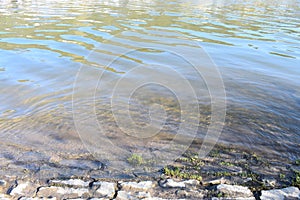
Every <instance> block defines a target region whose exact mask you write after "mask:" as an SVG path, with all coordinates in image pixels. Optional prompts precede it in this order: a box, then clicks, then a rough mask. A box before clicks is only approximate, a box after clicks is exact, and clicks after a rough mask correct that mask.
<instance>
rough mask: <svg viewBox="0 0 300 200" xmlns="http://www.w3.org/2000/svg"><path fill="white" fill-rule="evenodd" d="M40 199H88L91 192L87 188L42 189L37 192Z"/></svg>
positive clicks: (51, 187)
mask: <svg viewBox="0 0 300 200" xmlns="http://www.w3.org/2000/svg"><path fill="white" fill-rule="evenodd" d="M37 196H38V197H48V196H52V197H56V198H58V199H62V198H78V197H88V196H89V190H88V189H87V188H67V187H57V186H50V187H41V188H40V189H39V191H38V192H37Z"/></svg>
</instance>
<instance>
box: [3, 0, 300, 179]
mask: <svg viewBox="0 0 300 200" xmlns="http://www.w3.org/2000/svg"><path fill="white" fill-rule="evenodd" d="M299 5H300V3H299V1H296V0H295V1H292V0H291V1H277V2H268V1H258V0H257V1H254V0H253V1H250V0H249V1H246V2H244V1H221V0H220V1H201V0H199V1H184V0H178V1H175V0H174V1H171V0H170V1H169V0H168V1H125V0H124V1H122V0H119V1H100V2H94V1H84V2H83V1H61V2H57V1H50V0H49V1H45V2H44V3H41V2H35V1H1V2H0V15H1V18H0V24H1V26H0V58H1V59H0V80H1V88H0V90H1V95H0V101H1V104H0V125H1V129H0V138H1V142H0V145H1V149H2V150H1V154H0V161H1V162H0V163H1V168H2V169H3V173H7V172H6V171H8V173H12V174H17V175H18V174H22V173H24V171H23V170H24V169H26V170H29V171H30V172H32V173H37V172H39V174H40V175H41V177H44V176H47V175H48V176H53V175H68V174H81V175H82V171H84V173H91V174H93V172H95V173H96V171H97V170H99V169H103V165H102V162H105V160H107V159H108V160H109V159H112V160H113V161H114V162H116V163H115V166H119V165H120V166H122V165H123V164H124V163H121V164H120V163H119V162H118V161H122V160H123V161H125V162H126V160H127V158H128V157H129V156H130V155H131V154H132V153H135V152H137V153H142V154H143V155H144V156H145V155H146V156H149V155H150V154H149V152H148V151H149V149H150V151H151V153H153V154H155V153H157V152H155V151H154V150H153V151H152V150H151V149H163V148H164V147H165V146H168V145H169V144H170V140H171V139H174V135H176V133H178V131H179V130H181V128H180V124H183V125H186V127H185V128H184V129H183V130H185V131H184V134H186V137H184V136H183V137H184V139H182V138H180V137H179V138H177V139H178V141H181V142H182V143H183V144H182V145H183V147H182V148H181V147H179V146H180V145H175V146H176V147H175V146H173V147H172V148H175V149H176V148H178V149H177V150H178V151H176V154H180V153H181V152H183V151H184V150H185V148H186V147H187V146H188V145H189V144H190V142H191V139H190V138H191V137H192V136H191V134H192V132H193V131H194V130H196V131H197V135H196V137H197V138H200V139H203V138H204V137H205V134H206V132H207V130H208V127H209V124H211V123H212V122H211V119H212V118H211V117H212V107H211V105H212V104H211V98H210V94H211V93H209V92H211V91H209V86H208V85H207V84H206V83H205V77H201V76H199V75H197V74H196V73H195V71H193V69H192V68H191V65H190V63H188V61H189V60H193V61H195V60H196V61H198V62H197V63H200V64H203V63H201V62H204V61H207V60H206V59H207V58H208V57H207V56H206V54H205V53H203V51H205V52H207V54H208V55H209V56H210V58H211V59H212V60H213V63H215V65H216V66H217V69H218V70H219V72H220V75H221V78H222V79H221V80H222V81H223V83H224V86H225V92H226V118H225V122H224V127H223V131H222V134H221V135H220V137H219V138H218V139H219V140H218V142H220V143H225V144H230V145H236V146H238V147H243V148H247V149H251V150H256V151H258V152H260V153H262V154H264V155H268V156H270V157H278V158H287V159H290V160H295V159H299V158H300V152H299V147H300V146H299V144H300V135H299V134H300V126H299V124H300V121H299V120H300V115H299V113H300V93H299V92H300V79H299V77H300V69H299V66H300V61H299V58H300V45H299V41H300V26H299V24H300V7H299ZM171 49H176V51H177V55H175V54H172V52H171V51H168V50H171ZM197 51H200V52H202V53H203V54H201V56H202V57H201V56H199V57H197V56H195V55H196V54H194V53H193V52H197ZM187 52H190V53H187ZM122 54H123V55H122ZM182 55H184V57H182ZM114 59H115V60H114ZM207 63H209V62H206V63H205V62H204V64H203V66H201V68H200V71H201V70H202V71H205V70H206V71H207V72H209V71H210V70H212V69H210V66H211V65H213V64H212V63H209V64H208V65H207ZM135 67H138V70H137V71H134V69H136V68H135ZM172 70H174V71H172ZM130 72H131V73H130ZM174 72H177V74H176V73H174ZM212 72H214V71H213V70H212ZM178 74H179V75H178ZM100 75H103V76H101V78H99V77H100ZM212 76H213V77H214V78H216V77H217V76H216V74H214V75H212ZM215 76H216V77H215ZM149 77H150V79H149ZM121 78H123V79H121ZM151 78H152V79H154V80H155V81H162V82H163V83H164V84H165V85H155V84H148V85H144V86H142V87H139V88H135V89H136V90H135V91H134V92H133V93H130V91H128V90H129V89H128V88H130V87H132V86H136V85H138V83H142V82H143V81H144V80H149V81H151ZM119 80H123V82H122V81H121V83H120V84H118V81H119ZM124 80H126V81H124ZM155 81H153V82H155ZM164 81H165V82H164ZM168 81H169V83H170V85H169V86H170V87H171V89H173V90H168V88H166V87H163V86H166V85H167V84H168V83H167V82H168ZM185 81H188V82H189V83H190V84H191V85H192V86H193V88H194V89H195V88H196V89H197V90H196V96H197V99H196V101H195V100H194V99H192V98H191V96H192V95H193V93H190V92H191V90H190V89H188V90H185V89H184V87H183V86H182V85H184V84H185V83H188V82H185ZM176 83H177V84H176ZM132 84H133V85H132ZM216 85H217V86H221V85H218V84H217V83H216ZM180 87H182V88H181V89H178V88H180ZM215 88H216V87H213V89H215ZM177 89H178V90H177ZM218 89H220V87H218ZM116 91H117V92H116ZM220 91H221V90H220ZM112 92H115V93H112ZM128 94H130V95H131V96H130V95H129V96H128ZM216 94H218V93H216ZM224 94H225V93H224ZM222 95H223V93H222ZM222 95H220V96H217V99H219V100H220V101H221V102H222V100H225V96H222ZM115 99H116V100H115ZM112 104H113V106H112ZM128 105H129V111H130V114H131V118H132V119H133V121H134V122H135V126H134V128H135V131H132V130H131V129H130V127H126V126H127V125H128V124H127V122H128V121H125V123H123V124H122V120H123V119H124V118H126V116H127V115H126V113H125V111H126V110H127V109H126V108H127V107H126V106H128ZM198 106H199V107H198ZM196 108H199V110H197V109H196ZM149 110H150V114H151V116H152V118H151V116H149ZM198 111H199V112H198ZM151 112H152V113H151ZM185 113H190V115H186V114H185ZM183 116H187V118H186V119H185V121H182V118H183ZM74 119H75V122H74ZM151 119H152V121H151ZM153 119H154V120H153ZM220 119H221V118H220ZM116 120H117V121H116ZM118 120H119V121H118ZM120 120H121V121H120ZM197 120H199V121H197ZM220 123H221V122H220ZM149 124H150V125H151V126H150V129H147V125H149ZM221 124H223V123H221ZM145 127H146V128H145ZM195 127H199V128H196V129H195ZM99 129H101V130H102V132H101V133H100V132H99V133H98V131H99ZM136 130H137V131H136ZM127 131H129V132H130V131H131V132H130V133H127ZM124 132H126V134H124ZM143 133H145V134H143ZM149 134H150V135H149ZM156 134H157V136H156V137H155V135H156ZM189 134H190V135H189ZM103 136H105V138H104V137H103ZM149 138H150V139H149ZM94 139H95V140H94ZM176 144H179V143H176ZM180 144H181V143H180ZM111 145H112V146H111ZM199 149H200V147H199ZM167 150H169V149H168V148H167ZM100 151H101V152H102V151H104V153H103V154H101V153H100V155H97V153H99V152H100ZM89 152H92V153H94V156H95V157H96V158H98V160H99V162H98V161H96V160H97V159H96V160H95V158H92V157H90V154H89ZM166 155H167V156H168V155H169V154H166ZM150 157H151V156H150ZM53 163H54V164H53ZM108 163H109V162H108ZM129 167H130V166H129ZM4 169H5V170H4ZM122 169H123V168H122ZM122 169H121V171H122ZM119 170H120V169H119ZM97 173H98V172H97Z"/></svg>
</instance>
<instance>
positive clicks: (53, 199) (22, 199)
mask: <svg viewBox="0 0 300 200" xmlns="http://www.w3.org/2000/svg"><path fill="white" fill-rule="evenodd" d="M42 199H43V200H56V197H52V198H45V197H43V198H42ZM19 200H41V198H38V197H21V198H20V199H19Z"/></svg>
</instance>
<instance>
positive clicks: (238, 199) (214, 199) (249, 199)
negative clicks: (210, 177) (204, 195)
mask: <svg viewBox="0 0 300 200" xmlns="http://www.w3.org/2000/svg"><path fill="white" fill-rule="evenodd" d="M211 200H255V197H245V198H244V197H235V198H231V197H212V198H211Z"/></svg>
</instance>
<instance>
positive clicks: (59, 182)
mask: <svg viewBox="0 0 300 200" xmlns="http://www.w3.org/2000/svg"><path fill="white" fill-rule="evenodd" d="M49 184H53V185H66V186H78V187H88V186H89V184H90V183H89V182H86V181H83V180H81V179H69V180H50V181H49Z"/></svg>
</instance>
